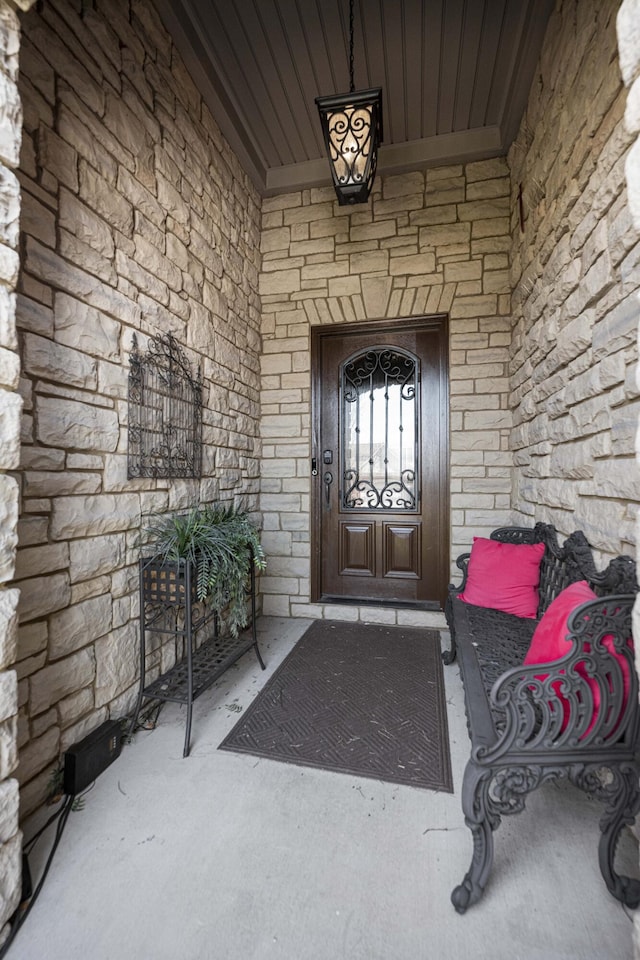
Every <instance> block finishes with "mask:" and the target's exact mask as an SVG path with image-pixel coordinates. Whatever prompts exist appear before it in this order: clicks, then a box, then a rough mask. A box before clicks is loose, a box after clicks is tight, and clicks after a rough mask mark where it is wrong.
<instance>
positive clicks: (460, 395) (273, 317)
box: [260, 159, 512, 624]
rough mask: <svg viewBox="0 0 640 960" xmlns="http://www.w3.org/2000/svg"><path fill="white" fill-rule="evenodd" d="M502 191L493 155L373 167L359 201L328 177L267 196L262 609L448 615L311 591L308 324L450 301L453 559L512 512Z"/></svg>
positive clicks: (386, 618) (393, 618)
mask: <svg viewBox="0 0 640 960" xmlns="http://www.w3.org/2000/svg"><path fill="white" fill-rule="evenodd" d="M328 177H329V172H328V170H327V178H328ZM509 194H510V181H509V176H508V169H507V166H506V162H505V160H504V159H496V160H488V161H483V162H479V163H471V164H468V165H467V166H464V167H463V166H461V165H457V166H447V167H439V168H435V169H430V170H427V171H422V172H415V173H409V174H406V175H404V176H388V177H385V176H378V177H377V179H376V182H375V185H374V188H373V192H372V194H371V197H370V198H369V202H368V203H367V205H358V206H354V207H341V206H339V205H338V202H337V200H336V197H335V193H334V191H333V188H332V187H327V188H326V189H319V190H305V191H301V192H298V193H293V194H288V195H285V196H280V197H276V198H273V199H268V200H265V201H264V202H263V206H262V210H263V216H262V254H263V262H262V274H261V277H260V292H261V294H262V315H263V320H262V332H263V357H262V394H261V396H262V421H261V422H262V438H263V450H262V454H263V460H262V478H263V479H262V484H261V508H262V512H263V518H264V531H265V532H264V538H263V539H264V544H265V548H266V551H267V555H268V557H269V566H268V570H267V575H266V576H264V577H262V578H261V588H262V591H263V603H264V612H265V613H268V614H274V615H281V616H289V615H291V616H305V617H307V616H310V617H322V616H335V617H339V618H342V619H348V620H355V619H358V618H359V617H362V618H363V619H364V618H366V619H368V620H373V619H377V620H379V621H381V622H388V623H394V622H400V623H429V622H434V623H438V624H440V623H444V621H443V620H442V616H441V615H440V614H428V613H420V612H417V611H402V610H400V611H395V610H390V609H378V610H376V609H375V608H372V607H369V606H367V607H365V608H363V609H362V610H360V609H359V608H358V607H356V606H347V605H339V606H336V605H322V604H311V603H310V601H309V597H310V588H309V551H310V529H309V493H310V460H309V458H310V440H309V428H310V353H309V350H310V327H311V326H312V325H316V324H330V323H350V322H353V321H358V320H365V319H366V320H372V319H381V320H382V319H395V318H400V317H413V316H421V315H425V314H431V313H438V312H445V313H448V314H449V316H450V389H451V522H452V530H451V554H452V557H455V556H457V554H458V553H460V552H461V551H462V550H463V549H464V548H468V546H469V544H470V541H471V534H472V532H473V533H477V534H478V533H480V534H481V533H488V532H489V531H490V530H491V529H493V528H494V527H495V526H498V525H499V524H501V523H504V522H507V521H508V519H509V511H510V491H511V479H510V477H511V473H510V468H511V462H512V459H511V455H510V453H509V445H508V441H509V434H510V428H511V414H510V412H509V410H508V359H509V344H510V341H511V304H510V293H509V290H510V287H509V257H508V254H509V247H510V236H509V203H510V201H509ZM454 569H455V568H454Z"/></svg>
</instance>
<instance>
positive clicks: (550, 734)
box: [477, 594, 639, 763]
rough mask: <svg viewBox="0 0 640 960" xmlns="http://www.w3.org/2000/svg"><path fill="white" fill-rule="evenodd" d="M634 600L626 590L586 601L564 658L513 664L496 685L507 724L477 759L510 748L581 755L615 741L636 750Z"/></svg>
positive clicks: (495, 698)
mask: <svg viewBox="0 0 640 960" xmlns="http://www.w3.org/2000/svg"><path fill="white" fill-rule="evenodd" d="M634 600H635V596H634V595H632V594H624V595H623V594H620V595H614V596H607V597H601V598H599V599H598V600H593V601H590V602H589V603H584V604H582V605H581V606H580V607H578V609H577V610H576V611H574V613H573V614H572V616H571V617H570V619H569V623H568V629H569V634H568V639H570V640H571V641H572V647H571V648H570V650H569V652H568V653H567V654H566V655H565V656H564V657H563V658H562V659H561V660H555V661H553V662H552V663H539V664H534V665H530V666H522V667H514V668H513V669H511V670H508V671H507V672H505V673H504V674H503V675H502V676H501V677H500V678H499V679H498V680H497V681H496V682H495V684H494V686H493V688H492V690H491V703H492V704H493V707H494V708H497V709H498V710H500V711H501V712H502V713H503V714H504V717H505V725H504V728H503V730H502V733H501V735H500V738H499V741H498V742H497V743H496V744H495V745H494V746H489V747H488V748H487V749H484V748H483V747H479V750H478V754H477V758H478V760H482V761H483V762H484V763H486V762H488V761H489V760H490V761H492V762H493V761H494V760H496V759H497V758H498V757H500V756H503V755H504V754H507V753H508V754H509V758H510V759H512V758H514V757H515V756H517V755H520V756H522V757H523V758H526V757H529V758H530V757H531V755H532V754H535V755H536V756H537V757H538V759H540V757H541V754H543V753H547V754H548V755H549V756H556V757H557V756H558V755H559V754H561V753H563V754H565V755H566V754H571V753H573V754H574V755H576V757H575V758H576V760H578V759H579V757H581V756H583V755H584V753H585V751H588V750H589V749H590V748H593V750H594V751H595V752H597V750H598V749H599V748H600V747H602V746H604V745H606V746H607V748H610V747H611V745H613V744H620V745H621V747H622V748H625V747H626V748H628V749H629V750H630V751H633V749H634V747H635V745H636V742H637V737H638V718H639V709H638V677H637V674H636V671H635V665H634V653H633V647H632V645H631V610H632V607H633V603H634ZM614 654H615V655H614ZM625 679H626V683H627V684H628V694H627V696H626V697H625V692H624V688H625Z"/></svg>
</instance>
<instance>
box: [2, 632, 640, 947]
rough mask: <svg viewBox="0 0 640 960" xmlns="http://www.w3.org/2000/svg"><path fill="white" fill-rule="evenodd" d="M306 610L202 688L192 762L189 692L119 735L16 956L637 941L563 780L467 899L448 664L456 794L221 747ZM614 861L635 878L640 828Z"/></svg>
mask: <svg viewBox="0 0 640 960" xmlns="http://www.w3.org/2000/svg"><path fill="white" fill-rule="evenodd" d="M308 625H309V621H306V620H284V619H282V620H281V619H276V618H264V619H262V620H261V621H260V624H259V632H260V644H261V649H262V651H263V655H264V657H265V660H266V663H267V670H266V672H265V673H261V671H260V669H259V668H258V666H257V663H256V662H255V657H254V656H253V653H249V654H247V655H246V656H245V657H244V658H243V659H242V660H241V661H240V663H239V664H237V665H236V666H235V667H234V668H232V669H231V670H230V671H228V673H227V674H226V675H225V676H224V677H223V678H222V679H221V680H220V681H219V682H218V683H217V684H216V685H215V686H214V687H212V688H211V690H209V691H208V692H207V693H205V694H203V696H202V697H201V698H200V699H199V700H198V701H197V702H196V705H195V707H194V725H193V733H192V750H191V756H190V757H189V758H188V759H183V758H182V745H183V735H184V711H183V710H181V708H179V707H177V706H174V705H167V706H165V708H164V709H163V711H162V713H161V714H160V719H159V725H158V726H157V728H156V729H155V730H153V731H150V732H147V731H144V732H139V733H137V734H136V736H135V738H134V741H133V743H131V744H130V745H127V746H125V747H124V748H123V751H122V755H121V756H120V758H119V759H118V760H117V761H116V762H115V763H113V764H112V766H111V767H110V768H109V769H108V770H107V771H105V773H103V774H102V776H101V777H100V778H99V779H98V781H97V782H96V784H95V786H94V788H93V789H92V790H91V791H90V792H89V793H88V794H87V796H86V800H85V805H84V808H83V809H82V810H79V811H77V812H74V813H72V815H71V817H70V819H69V821H68V824H67V828H66V832H65V834H64V837H63V840H62V843H61V845H60V847H59V850H58V853H57V855H56V857H55V859H54V862H53V866H52V868H51V871H50V873H49V876H48V878H47V880H46V883H45V885H44V887H43V890H42V893H41V895H40V897H39V899H38V901H37V903H36V904H35V906H34V908H33V910H32V912H31V914H30V916H29V917H28V918H27V921H26V923H25V925H24V926H23V928H22V929H21V930H20V932H19V933H18V935H17V937H16V939H15V941H14V943H13V945H12V947H11V948H10V951H9V958H10V960H34V958H42V960H63V958H64V960H87V958H91V960H115V958H126V960H165V958H167V960H168V958H185V960H232V958H234V960H249V958H255V960H262V958H269V960H270V958H274V960H276V958H278V960H338V958H349V960H427V958H428V960H459V958H462V957H469V958H474V960H484V958H487V960H488V958H492V960H507V958H508V960H516V958H519V960H534V958H536V960H537V958H540V960H543V958H544V960H551V958H552V960H582V958H584V960H595V958H598V960H608V958H616V960H626V958H631V957H632V956H633V948H632V931H633V923H632V914H631V913H630V912H629V911H626V910H625V908H624V907H622V905H621V904H619V903H618V902H617V901H616V900H614V899H613V898H612V897H611V896H610V894H609V893H608V892H607V890H606V888H605V886H604V883H603V881H602V878H601V876H600V871H599V869H598V862H597V841H598V837H599V831H598V817H599V813H600V805H599V804H598V803H597V802H596V801H591V800H589V799H588V798H587V797H585V796H584V795H583V794H581V793H580V792H579V791H577V790H574V789H573V788H572V787H570V786H567V785H565V784H562V785H559V786H558V785H547V786H545V787H542V788H541V789H540V790H538V791H537V792H536V793H534V794H533V795H532V796H531V797H530V799H529V802H528V805H527V810H526V811H525V812H524V813H522V814H520V815H518V816H515V817H507V818H504V819H503V822H502V825H501V827H500V829H499V830H498V831H497V833H496V838H495V839H496V856H495V863H494V869H493V874H492V877H491V879H490V882H489V885H488V887H487V890H486V893H485V895H484V898H483V900H481V902H480V903H479V904H477V905H476V906H475V907H472V908H471V909H470V910H469V912H468V913H467V914H466V915H465V916H462V917H461V916H458V915H457V914H456V913H455V911H454V909H453V907H452V905H451V903H450V901H449V895H450V893H451V890H452V888H453V887H454V886H455V885H456V884H457V883H459V881H460V880H461V879H462V877H463V875H464V873H465V871H466V869H467V867H468V865H469V861H470V857H471V834H470V833H469V831H468V830H467V828H466V827H465V825H464V822H463V818H462V813H461V809H460V784H461V779H462V773H463V770H464V764H465V761H466V759H467V756H468V738H467V732H466V724H465V718H464V708H463V703H462V687H461V683H460V679H459V675H458V670H457V667H455V666H453V667H446V668H445V679H446V685H447V700H448V704H449V734H450V743H451V755H452V766H453V776H454V786H455V793H454V794H452V795H449V794H438V793H434V792H431V791H427V790H421V789H417V788H415V787H401V786H396V785H393V784H388V783H382V782H380V781H377V780H368V779H364V778H362V779H359V778H356V777H352V776H347V775H344V774H334V773H329V772H325V771H321V770H313V769H308V768H304V767H296V766H290V765H286V764H283V763H279V762H275V761H268V760H264V759H259V758H256V757H250V756H246V755H240V754H232V753H227V752H223V751H218V750H217V745H218V744H219V743H220V741H221V740H222V739H223V737H224V736H225V734H226V733H227V732H228V731H229V730H230V729H231V728H232V726H233V725H234V724H235V723H236V721H237V720H238V717H239V712H238V711H239V708H244V707H245V706H247V705H248V704H249V702H250V701H251V699H252V698H253V697H255V695H256V694H257V693H258V691H259V689H260V688H261V686H262V685H263V683H264V682H265V681H266V679H267V678H268V677H269V676H270V674H271V673H272V672H273V670H274V669H275V668H276V667H277V666H278V664H279V663H280V662H281V660H282V659H283V657H284V656H285V655H286V654H287V653H288V652H289V650H290V649H291V647H292V646H293V644H294V643H295V641H296V640H297V639H298V638H299V637H300V636H301V635H302V633H303V632H304V630H305V629H306V627H307V626H308ZM50 812H51V811H50V810H48V811H46V815H48V814H49V813H50ZM44 819H46V816H43V817H41V818H40V820H38V819H37V818H36V819H34V821H33V822H32V823H31V824H27V828H26V836H27V838H28V836H29V831H30V830H31V832H33V831H34V830H35V829H36V827H37V826H38V824H39V823H40V822H43V821H44ZM50 836H51V832H50V831H49V832H48V833H47V834H46V835H45V838H44V839H43V840H41V841H40V843H39V844H38V845H37V846H36V849H35V851H34V854H33V855H32V857H31V866H32V871H33V874H34V881H35V880H37V878H38V876H39V873H40V866H41V863H42V861H43V860H44V859H45V857H46V854H47V851H48V847H49V840H50ZM617 863H618V866H619V868H620V869H622V870H623V871H624V872H630V873H632V874H633V875H637V873H638V869H637V863H638V851H637V844H636V842H635V838H634V837H633V836H632V834H631V832H630V831H625V832H624V835H623V839H622V841H621V843H620V845H619V848H618V859H617Z"/></svg>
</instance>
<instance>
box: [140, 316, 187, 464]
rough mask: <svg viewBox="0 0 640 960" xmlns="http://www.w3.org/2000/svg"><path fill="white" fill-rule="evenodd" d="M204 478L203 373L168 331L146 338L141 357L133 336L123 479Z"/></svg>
mask: <svg viewBox="0 0 640 960" xmlns="http://www.w3.org/2000/svg"><path fill="white" fill-rule="evenodd" d="M201 475H202V371H201V369H200V368H198V370H197V372H196V375H195V376H193V375H192V373H191V364H190V363H189V361H188V359H187V358H186V357H185V355H184V353H183V351H182V350H181V349H180V347H179V346H178V343H177V341H176V339H175V337H173V336H172V335H171V334H170V333H168V334H163V335H160V336H157V337H152V338H151V339H150V340H149V346H148V349H147V352H146V353H145V354H141V353H140V351H139V350H138V340H137V337H136V335H135V334H134V335H133V345H132V349H131V356H130V366H129V449H128V457H127V476H128V477H129V478H130V479H131V478H134V477H200V476H201Z"/></svg>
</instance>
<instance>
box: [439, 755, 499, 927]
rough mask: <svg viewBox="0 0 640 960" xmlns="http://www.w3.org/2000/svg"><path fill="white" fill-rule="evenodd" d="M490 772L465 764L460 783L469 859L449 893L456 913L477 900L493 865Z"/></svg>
mask: <svg viewBox="0 0 640 960" xmlns="http://www.w3.org/2000/svg"><path fill="white" fill-rule="evenodd" d="M492 777H493V771H491V770H486V769H482V768H481V767H477V766H476V765H475V764H474V763H473V762H471V763H468V764H467V766H466V769H465V771H464V780H463V782H462V812H463V813H464V818H465V823H466V824H467V826H468V827H469V829H470V830H471V834H472V836H473V857H472V859H471V866H470V867H469V869H468V870H467V872H466V874H465V877H464V880H463V881H462V883H461V884H459V885H458V886H457V887H456V888H455V889H454V890H453V892H452V894H451V902H452V904H453V905H454V907H455V908H456V911H457V912H458V913H464V912H465V911H466V909H467V907H470V906H472V905H473V904H474V903H477V901H478V900H479V899H480V897H481V896H482V894H483V892H484V888H485V886H486V883H487V881H488V879H489V875H490V873H491V867H492V866H493V831H494V830H495V829H496V828H497V827H498V826H499V825H500V817H499V816H497V815H496V814H495V813H494V812H493V811H492V808H491V798H490V796H489V787H490V785H491V780H492Z"/></svg>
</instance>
